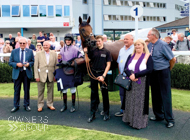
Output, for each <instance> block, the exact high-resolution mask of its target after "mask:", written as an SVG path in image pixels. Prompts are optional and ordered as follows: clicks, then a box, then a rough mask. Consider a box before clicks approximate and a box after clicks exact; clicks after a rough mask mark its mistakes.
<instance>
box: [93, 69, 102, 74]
mask: <svg viewBox="0 0 190 140" xmlns="http://www.w3.org/2000/svg"><path fill="white" fill-rule="evenodd" d="M92 71H93V72H95V73H102V72H104V70H94V69H92Z"/></svg>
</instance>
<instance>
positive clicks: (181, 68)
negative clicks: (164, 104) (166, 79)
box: [171, 64, 190, 89]
mask: <svg viewBox="0 0 190 140" xmlns="http://www.w3.org/2000/svg"><path fill="white" fill-rule="evenodd" d="M171 79H172V80H171V86H172V87H173V88H180V89H190V65H187V64H175V66H174V68H173V69H172V71H171Z"/></svg>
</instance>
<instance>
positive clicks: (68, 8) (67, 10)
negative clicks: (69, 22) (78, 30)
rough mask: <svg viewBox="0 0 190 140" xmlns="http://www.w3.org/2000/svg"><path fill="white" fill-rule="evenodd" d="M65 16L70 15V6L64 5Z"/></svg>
mask: <svg viewBox="0 0 190 140" xmlns="http://www.w3.org/2000/svg"><path fill="white" fill-rule="evenodd" d="M64 16H70V6H64Z"/></svg>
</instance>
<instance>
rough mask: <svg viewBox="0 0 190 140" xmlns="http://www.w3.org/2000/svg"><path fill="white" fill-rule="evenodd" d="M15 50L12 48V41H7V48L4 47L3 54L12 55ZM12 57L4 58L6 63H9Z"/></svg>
mask: <svg viewBox="0 0 190 140" xmlns="http://www.w3.org/2000/svg"><path fill="white" fill-rule="evenodd" d="M12 50H13V47H12V46H10V41H9V40H6V41H5V46H4V47H3V53H11V52H12ZM9 58H10V57H3V60H4V62H6V63H7V62H9Z"/></svg>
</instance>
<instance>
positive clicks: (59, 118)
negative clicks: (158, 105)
mask: <svg viewBox="0 0 190 140" xmlns="http://www.w3.org/2000/svg"><path fill="white" fill-rule="evenodd" d="M22 104H23V99H21V105H22ZM12 107H13V99H0V120H14V121H16V119H18V118H19V116H20V118H23V121H24V122H30V123H31V122H32V117H33V119H36V120H33V122H38V123H40V122H41V120H43V121H46V119H47V120H48V124H49V125H51V124H55V125H66V126H72V127H78V128H85V129H93V130H99V131H105V132H111V133H116V134H121V135H128V136H135V137H141V138H147V139H150V140H190V113H189V112H181V111H174V116H175V122H176V123H175V127H173V128H170V129H168V128H166V127H165V124H166V122H165V121H162V122H152V121H149V124H148V127H147V128H145V129H141V130H136V129H133V128H131V127H130V126H128V125H127V124H125V123H124V122H122V121H121V117H115V116H114V113H115V112H117V111H118V110H119V108H120V106H119V105H111V107H110V115H111V119H110V120H109V121H107V122H105V121H103V116H101V115H100V114H99V112H98V113H97V114H96V120H94V121H93V122H92V123H87V119H88V117H89V110H90V103H89V102H80V109H79V110H78V111H76V112H74V113H70V112H69V109H70V101H68V110H67V111H66V112H63V113H61V112H60V111H59V109H60V108H61V107H62V101H55V102H54V107H55V108H56V111H51V110H49V109H47V108H46V107H44V110H43V112H37V100H31V106H30V107H31V109H32V111H31V112H26V111H25V110H24V109H23V106H21V107H20V110H19V111H17V112H15V113H11V112H10V110H11V109H12ZM101 109H102V105H100V110H101ZM152 115H153V114H152V110H150V116H152Z"/></svg>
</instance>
